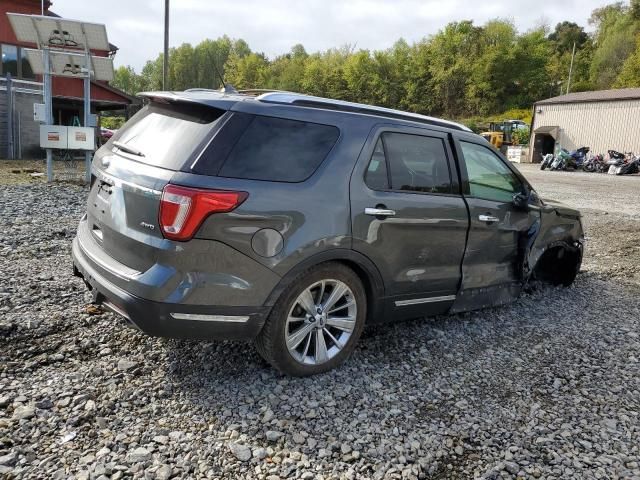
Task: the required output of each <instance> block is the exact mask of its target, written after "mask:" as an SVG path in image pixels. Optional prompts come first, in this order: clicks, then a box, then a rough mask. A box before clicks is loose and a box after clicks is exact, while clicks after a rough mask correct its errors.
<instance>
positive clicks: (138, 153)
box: [113, 142, 144, 157]
mask: <svg viewBox="0 0 640 480" xmlns="http://www.w3.org/2000/svg"><path fill="white" fill-rule="evenodd" d="M113 145H114V146H116V147H118V148H119V149H120V150H122V151H123V152H127V153H130V154H131V155H135V156H137V157H144V153H142V152H141V151H140V150H136V149H135V148H133V147H130V146H128V145H127V144H125V143H122V142H113Z"/></svg>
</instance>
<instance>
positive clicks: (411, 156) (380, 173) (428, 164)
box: [365, 132, 451, 193]
mask: <svg viewBox="0 0 640 480" xmlns="http://www.w3.org/2000/svg"><path fill="white" fill-rule="evenodd" d="M385 159H386V164H385V163H384V162H385ZM387 171H388V172H389V173H387ZM389 181H390V182H391V185H390V186H389ZM365 182H366V184H367V185H368V186H369V188H372V189H373V190H387V189H391V190H397V191H408V192H424V193H451V176H450V174H449V162H448V160H447V153H446V149H445V145H444V141H443V140H442V139H441V138H438V137H427V136H422V135H410V134H404V133H390V132H387V133H384V134H382V136H381V138H380V140H378V144H377V145H376V148H375V151H374V153H373V156H372V158H371V162H370V163H369V167H368V169H367V173H366V175H365Z"/></svg>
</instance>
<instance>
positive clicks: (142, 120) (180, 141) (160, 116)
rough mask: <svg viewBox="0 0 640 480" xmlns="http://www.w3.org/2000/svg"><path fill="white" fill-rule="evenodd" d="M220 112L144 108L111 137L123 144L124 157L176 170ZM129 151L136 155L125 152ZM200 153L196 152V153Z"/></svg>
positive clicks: (196, 108)
mask: <svg viewBox="0 0 640 480" xmlns="http://www.w3.org/2000/svg"><path fill="white" fill-rule="evenodd" d="M224 113H225V112H224V111H223V110H219V109H215V108H210V107H205V106H200V105H164V104H158V103H152V104H149V105H147V106H145V107H144V108H143V109H142V110H140V111H139V112H138V113H137V114H135V115H134V116H133V117H132V118H131V120H129V121H128V122H127V123H126V124H125V125H124V127H122V128H121V129H120V130H119V131H118V132H117V133H116V134H115V135H114V137H113V139H112V142H111V146H112V148H116V145H114V144H113V143H114V142H118V143H120V144H123V145H124V147H123V150H122V151H123V152H124V154H125V155H128V156H130V157H131V158H134V159H135V160H137V161H140V162H143V163H147V164H150V165H155V166H158V167H162V168H168V169H171V170H179V169H180V168H181V167H182V166H183V165H184V164H185V162H186V161H187V160H188V159H189V158H190V157H191V155H192V154H193V153H194V152H195V151H196V149H198V147H199V146H200V145H201V144H202V143H203V142H204V140H205V137H206V136H207V134H208V133H209V132H210V131H211V128H212V127H213V124H214V123H215V122H216V121H217V120H218V119H219V118H220V117H221V116H222V115H223V114H224ZM125 147H126V148H128V149H132V151H134V152H139V155H138V154H132V153H131V152H127V151H126V150H124V148H125ZM198 151H199V150H198Z"/></svg>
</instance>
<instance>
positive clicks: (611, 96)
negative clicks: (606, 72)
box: [536, 88, 640, 105]
mask: <svg viewBox="0 0 640 480" xmlns="http://www.w3.org/2000/svg"><path fill="white" fill-rule="evenodd" d="M616 100H640V88H620V89H617V90H596V91H592V92H575V93H570V94H568V95H560V96H559V97H553V98H548V99H546V100H541V101H539V102H536V105H548V104H552V103H584V102H611V101H616Z"/></svg>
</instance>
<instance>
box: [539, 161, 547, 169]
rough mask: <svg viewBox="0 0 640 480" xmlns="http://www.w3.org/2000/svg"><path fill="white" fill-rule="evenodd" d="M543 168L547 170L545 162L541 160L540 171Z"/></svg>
mask: <svg viewBox="0 0 640 480" xmlns="http://www.w3.org/2000/svg"><path fill="white" fill-rule="evenodd" d="M545 168H547V162H546V160H543V161H542V163H541V164H540V170H544V169H545Z"/></svg>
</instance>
